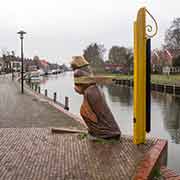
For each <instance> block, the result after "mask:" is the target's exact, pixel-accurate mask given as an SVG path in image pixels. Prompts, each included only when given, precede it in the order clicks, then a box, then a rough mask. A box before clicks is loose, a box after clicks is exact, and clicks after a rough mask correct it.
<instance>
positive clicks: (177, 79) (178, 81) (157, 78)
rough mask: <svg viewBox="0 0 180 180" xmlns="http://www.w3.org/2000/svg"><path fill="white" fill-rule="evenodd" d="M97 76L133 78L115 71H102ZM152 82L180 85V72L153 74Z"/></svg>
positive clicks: (105, 78)
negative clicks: (175, 73) (174, 73)
mask: <svg viewBox="0 0 180 180" xmlns="http://www.w3.org/2000/svg"><path fill="white" fill-rule="evenodd" d="M96 76H97V77H98V78H100V79H104V80H108V81H110V80H112V79H128V80H131V79H133V75H123V74H113V73H108V74H107V73H101V74H96ZM151 82H153V83H157V84H172V85H180V74H178V75H169V76H167V75H154V74H153V75H151Z"/></svg>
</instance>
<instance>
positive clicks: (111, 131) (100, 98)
mask: <svg viewBox="0 0 180 180" xmlns="http://www.w3.org/2000/svg"><path fill="white" fill-rule="evenodd" d="M88 65H89V63H88V62H87V61H86V60H85V59H84V58H83V57H82V56H74V57H73V61H72V62H71V67H72V68H73V71H74V81H75V82H74V83H75V91H76V92H77V93H79V94H81V95H83V97H84V99H83V103H82V105H81V108H80V114H81V116H82V118H83V120H84V121H85V123H86V125H87V127H88V132H89V134H90V136H91V137H93V138H104V139H119V138H120V136H121V132H120V129H119V127H118V125H117V123H116V121H115V119H114V117H113V114H112V112H111V110H110V109H109V107H108V105H107V103H106V100H105V97H104V94H103V92H102V91H101V90H100V89H99V87H98V86H97V84H96V81H95V79H94V78H92V76H91V73H90V71H89V69H88Z"/></svg>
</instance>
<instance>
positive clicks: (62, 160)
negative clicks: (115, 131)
mask: <svg viewBox="0 0 180 180" xmlns="http://www.w3.org/2000/svg"><path fill="white" fill-rule="evenodd" d="M154 143H155V141H148V143H147V145H142V146H136V145H134V144H133V143H132V139H131V138H130V137H123V138H122V141H121V142H118V143H115V144H100V143H97V142H93V141H90V140H88V139H87V138H85V139H80V138H79V137H78V135H77V134H52V133H51V131H50V129H49V128H2V129H0V149H1V150H0V179H2V180H5V179H6V180H8V179H11V180H27V179H28V180H31V179H34V180H129V179H132V176H133V175H134V172H135V170H136V166H137V164H138V163H139V161H140V160H141V159H142V157H143V156H144V153H145V152H146V151H147V150H148V149H149V148H150V147H151V146H152V145H153V144H154Z"/></svg>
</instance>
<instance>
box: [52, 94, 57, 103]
mask: <svg viewBox="0 0 180 180" xmlns="http://www.w3.org/2000/svg"><path fill="white" fill-rule="evenodd" d="M56 99H57V94H56V92H54V98H53V100H54V102H56Z"/></svg>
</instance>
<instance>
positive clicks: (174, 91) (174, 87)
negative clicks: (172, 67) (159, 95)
mask: <svg viewBox="0 0 180 180" xmlns="http://www.w3.org/2000/svg"><path fill="white" fill-rule="evenodd" d="M173 95H176V85H175V84H174V85H173Z"/></svg>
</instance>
